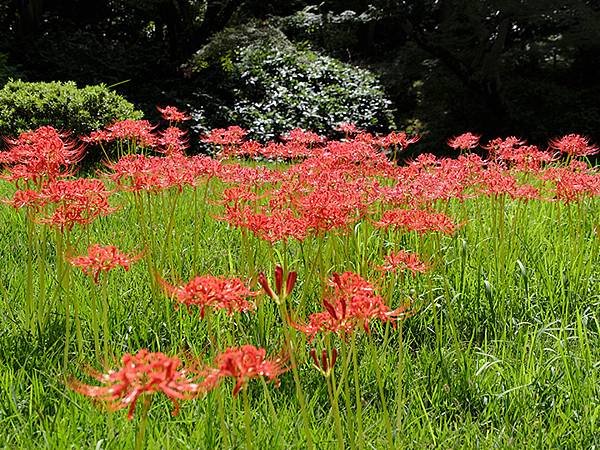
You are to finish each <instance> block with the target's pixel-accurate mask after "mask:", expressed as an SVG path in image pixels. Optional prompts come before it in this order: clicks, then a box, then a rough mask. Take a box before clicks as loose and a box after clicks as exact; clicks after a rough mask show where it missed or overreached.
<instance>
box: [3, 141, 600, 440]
mask: <svg viewBox="0 0 600 450" xmlns="http://www.w3.org/2000/svg"><path fill="white" fill-rule="evenodd" d="M303 136H304V135H302V134H298V135H296V136H294V137H293V138H291V139H290V141H293V142H292V143H294V144H295V145H296V146H295V147H293V148H292V149H291V150H290V146H291V145H292V144H290V142H289V141H288V143H287V144H281V146H280V147H276V146H274V147H272V148H271V149H270V150H269V151H271V152H281V151H283V149H284V147H286V146H287V147H286V148H287V151H290V152H292V153H290V154H287V155H283V156H282V155H281V154H280V153H278V154H276V155H275V156H277V157H278V158H275V159H279V160H280V162H272V161H270V162H265V161H263V160H262V159H260V158H256V159H252V158H250V159H249V160H248V159H246V160H245V161H241V160H238V159H235V157H236V156H239V155H240V154H242V153H244V152H245V153H246V154H247V153H250V150H252V151H257V150H256V149H257V148H258V144H256V147H251V146H249V145H248V146H246V147H243V150H242V146H241V144H240V138H239V137H235V138H234V139H233V140H232V141H231V142H226V141H218V140H217V139H215V138H213V142H215V141H216V144H217V145H219V146H220V147H219V148H220V149H221V151H222V152H221V156H223V158H226V157H227V158H226V159H222V160H216V159H210V158H207V157H194V158H188V157H184V156H182V155H180V154H179V153H177V152H174V153H175V154H173V155H167V156H162V157H153V158H150V157H141V156H140V157H137V156H134V157H125V158H124V159H122V160H121V162H119V163H116V164H113V165H112V166H111V168H110V169H109V168H105V169H103V173H102V174H99V175H98V177H99V178H100V179H103V180H104V183H105V185H106V186H107V187H108V189H109V190H110V191H111V193H110V206H111V208H114V210H110V211H109V210H106V211H104V213H106V214H99V215H98V217H96V216H95V215H94V214H96V213H97V212H98V209H96V210H94V211H93V212H90V211H86V213H85V214H84V215H83V216H82V215H81V214H79V215H73V216H72V217H71V218H70V219H65V218H64V217H63V218H62V219H61V218H59V217H58V216H57V215H56V214H54V213H56V211H57V210H58V208H59V207H60V206H58V207H57V206H56V204H58V203H60V201H62V200H61V198H63V197H61V196H60V195H58V194H57V195H55V196H54V197H52V198H53V199H51V200H48V199H49V198H50V195H49V194H47V195H46V194H45V195H46V197H44V198H43V199H42V200H40V198H42V197H43V196H42V197H40V196H38V197H36V195H35V194H31V195H32V197H31V198H33V200H30V201H29V203H27V202H18V201H16V200H14V198H16V197H13V195H14V193H15V190H16V187H15V183H14V182H9V181H4V182H2V184H1V185H0V191H1V196H2V197H4V198H6V199H8V203H12V205H11V204H6V205H3V206H0V216H1V217H2V223H3V227H2V231H1V233H0V254H1V255H2V258H1V261H2V263H3V264H2V268H1V270H0V289H1V290H2V302H1V304H0V313H1V314H2V317H3V320H2V321H1V322H0V424H1V427H0V446H1V447H3V448H56V449H63V448H97V449H100V448H113V449H121V448H134V446H135V447H137V448H140V447H141V446H144V447H146V448H152V449H153V448H156V449H163V448H242V447H246V448H252V447H257V448H261V447H262V448H310V447H315V448H352V449H354V448H357V449H360V448H438V447H439V448H574V449H575V448H577V449H579V448H597V447H598V446H599V445H600V337H599V333H600V317H599V312H600V264H599V263H600V237H599V233H600V202H599V201H598V194H599V193H600V190H599V185H600V183H599V182H598V180H599V174H598V171H597V169H596V168H592V167H591V166H590V164H589V162H583V163H582V162H579V161H577V154H575V153H574V152H571V154H567V155H566V156H565V157H563V158H560V159H557V160H555V161H550V159H553V158H551V157H550V153H547V152H540V153H536V152H539V149H533V148H529V147H527V148H525V147H524V146H523V145H521V143H514V142H513V143H506V142H507V141H504V143H502V141H498V142H497V143H496V147H495V148H494V149H495V150H496V153H495V154H492V153H491V154H490V156H489V157H487V158H485V159H481V158H479V157H476V156H474V155H473V154H471V155H469V154H465V155H461V156H460V157H457V158H452V159H451V158H448V159H435V158H433V157H428V156H424V157H421V158H419V159H418V160H417V161H413V162H407V163H405V164H400V165H396V164H395V163H392V162H390V161H389V160H388V159H387V158H386V157H385V156H384V155H383V154H382V153H381V152H380V151H379V149H380V148H381V147H382V146H384V147H385V145H386V143H385V142H384V141H375V138H374V137H369V136H367V135H365V134H364V133H363V134H359V135H358V137H356V138H350V137H348V136H346V138H345V139H343V140H342V141H339V142H328V143H322V142H318V140H316V138H311V137H310V136H309V137H308V138H303ZM304 137H305V136H304ZM393 137H394V136H392V138H393ZM388 138H389V137H388ZM396 138H398V135H396ZM303 139H304V140H303ZM138 142H139V141H138ZM404 144H406V142H404ZM157 145H158V144H157ZM273 145H275V144H273ZM398 145H400V146H401V145H402V143H398V142H397V140H396V141H395V144H394V145H389V142H388V148H392V150H393V149H395V148H397V146H398ZM503 145H504V147H503ZM469 146H470V147H474V145H465V147H469ZM261 148H262V149H263V151H264V149H265V148H266V147H261ZM299 149H302V151H301V150H299ZM523 149H525V150H523ZM499 150H503V151H504V153H501V152H499ZM534 150H535V151H534ZM265 152H266V151H265ZM390 153H392V152H391V151H390ZM580 153H581V152H580ZM523 154H525V157H523V156H522V155H523ZM515 155H517V156H518V157H517V156H515ZM250 156H252V155H250ZM263 156H265V155H263ZM267 156H268V155H267ZM552 156H554V155H552ZM128 158H129V159H128ZM283 159H286V160H288V162H281V160H283ZM581 159H583V160H584V161H585V158H581ZM149 161H152V162H151V163H150V162H149ZM11 164H12V165H11ZM11 167H12V169H13V170H14V167H17V166H15V162H14V161H10V164H9V169H11ZM15 173H16V172H15ZM45 176H46V175H45V174H42V175H40V174H39V173H38V176H37V178H36V177H28V176H24V177H20V178H19V180H21V181H20V185H19V188H23V187H24V186H25V185H26V186H28V187H29V188H31V189H33V191H35V192H41V191H42V190H43V189H47V188H48V186H51V185H56V183H59V181H57V180H56V179H51V178H44V177H45ZM61 177H62V178H65V179H72V177H71V176H70V175H68V174H64V173H62V174H60V176H58V177H56V178H61ZM17 178H18V177H17ZM23 180H26V181H23ZM13 181H15V180H13ZM55 189H58V187H56V186H55ZM77 195H79V196H84V195H85V192H83V193H78V194H77ZM10 199H13V200H10ZM36 202H37V203H36ZM14 206H17V207H18V208H17V209H15V207H14ZM88 207H89V205H88ZM96 208H97V206H96ZM394 211H395V212H398V211H404V212H405V213H406V214H404V215H402V214H400V215H399V216H398V215H397V216H394V215H393V214H390V212H394ZM79 212H80V213H81V211H79ZM434 212H435V213H437V214H439V215H438V216H434V214H433V213H434ZM386 214H387V216H386ZM92 216H93V217H92ZM82 217H83V219H82ZM92 218H93V219H94V220H91V219H92ZM84 219H85V220H84ZM87 219H89V220H87ZM69 220H72V221H73V222H69ZM447 220H449V221H447ZM85 221H89V222H90V223H87V224H85V225H84V224H82V223H81V222H85ZM95 243H100V244H103V245H115V246H116V247H118V248H119V249H121V250H122V251H123V252H126V253H128V254H130V255H137V256H138V258H133V259H134V261H131V267H130V268H129V270H128V271H124V270H120V269H119V270H111V271H110V272H103V273H101V274H100V275H99V277H98V279H97V280H94V279H93V277H90V276H86V274H85V273H83V272H82V271H81V270H79V269H78V268H76V267H72V265H71V264H69V261H70V260H72V258H73V257H75V256H76V255H82V254H85V253H86V251H87V249H88V247H89V246H90V245H92V244H95ZM401 250H404V251H406V252H411V253H410V254H413V256H416V257H418V259H419V260H420V261H421V262H422V263H423V265H422V266H421V269H422V270H420V269H418V268H416V269H415V268H413V270H412V271H411V270H410V267H409V265H408V264H405V265H403V264H401V263H397V264H393V261H391V260H390V259H389V258H388V259H386V257H389V255H390V254H392V253H396V254H397V253H398V252H399V251H401ZM405 256H406V254H405ZM277 267H280V268H281V270H282V272H283V276H284V278H285V276H286V275H287V274H289V273H291V272H292V271H294V272H297V282H296V283H295V286H294V287H293V290H291V292H290V294H289V295H286V293H285V289H284V293H283V294H282V295H280V296H279V298H275V299H273V298H271V297H270V296H269V295H267V294H266V293H265V292H264V289H263V287H261V282H260V281H261V280H262V281H263V283H262V284H263V285H264V281H265V280H266V281H267V282H268V283H269V286H270V287H272V289H273V290H275V284H276V283H275V279H276V272H277V271H278V270H279V269H277ZM393 269H396V271H394V270H393ZM344 273H353V274H358V275H360V277H361V280H363V281H364V280H367V281H364V282H365V283H367V282H368V283H369V285H368V286H373V289H374V291H371V288H370V287H367V288H366V290H364V291H361V292H359V293H358V294H357V293H356V292H353V293H351V294H348V295H346V296H345V293H344V292H340V289H341V288H340V285H339V284H336V282H335V280H336V278H335V275H334V274H344ZM261 274H263V275H264V278H263V277H262V275H261ZM198 275H199V276H204V275H211V276H223V277H238V278H239V279H240V280H241V281H242V282H243V283H244V284H245V285H246V286H247V287H248V288H249V289H250V290H251V291H252V292H256V293H258V294H257V295H253V296H248V299H247V300H248V301H250V302H251V305H252V307H251V308H250V309H249V310H248V311H245V312H236V311H233V312H232V313H231V314H228V313H227V311H222V310H219V309H216V308H210V307H209V308H207V310H206V311H204V314H201V313H200V311H199V309H198V308H196V307H195V306H190V307H186V305H179V304H178V303H177V301H176V300H177V292H176V290H177V288H176V287H182V286H184V285H185V284H186V283H187V282H188V281H189V280H192V279H193V278H194V277H195V276H198ZM331 280H333V282H332V281H331ZM94 281H97V283H95V282H94ZM284 282H285V280H284ZM168 285H170V286H174V287H173V288H171V289H169V288H168ZM341 291H343V289H341ZM279 293H280V294H281V291H279ZM357 295H364V296H366V297H368V298H370V299H371V300H373V301H376V302H380V303H377V304H378V305H380V306H381V305H382V304H383V305H384V306H385V308H387V309H385V308H384V306H381V308H380V311H383V313H377V312H373V314H372V315H371V316H369V315H368V314H367V313H365V314H363V315H362V316H360V317H358V318H357V319H356V320H354V319H352V320H350V319H346V318H345V317H342V316H345V314H346V305H348V308H350V307H351V305H352V302H354V301H357V302H358V301H359V300H361V299H357V297H356V296H357ZM361 301H362V300H361ZM336 302H338V303H336ZM342 304H343V306H340V305H342ZM176 306H179V307H176ZM341 307H343V309H344V311H343V313H342V311H341V309H340V308H341ZM382 308H383V309H382ZM332 310H333V311H332ZM319 311H323V313H324V314H329V316H326V317H327V326H328V327H329V328H327V327H325V326H322V327H321V328H319V327H317V329H314V330H312V331H307V327H306V326H305V325H306V324H307V323H308V321H309V316H310V315H311V314H313V313H316V312H319ZM348 314H350V313H348ZM246 344H251V345H254V346H256V347H258V348H264V349H266V354H267V358H269V359H270V360H272V361H275V360H277V363H276V366H275V367H276V368H281V369H282V370H281V371H279V370H276V372H280V373H276V374H275V375H277V377H276V378H277V380H270V379H269V378H267V377H265V378H261V377H257V379H250V378H248V379H246V380H244V381H245V383H244V384H243V386H242V387H241V389H240V390H239V392H235V393H234V392H232V390H234V385H235V384H236V383H235V381H233V382H232V381H231V380H229V378H230V377H223V380H222V381H221V382H220V383H218V384H215V385H214V386H213V385H211V386H210V388H207V389H199V390H198V391H197V392H194V393H195V395H194V396H193V397H194V398H189V399H183V400H181V401H180V410H179V412H178V414H177V415H173V414H171V412H172V410H173V405H172V404H171V402H170V400H169V398H167V397H166V396H164V395H162V394H155V395H152V396H151V395H150V394H146V395H142V398H141V400H140V402H139V404H138V405H137V407H136V410H135V414H134V416H133V419H132V420H128V418H127V411H126V410H125V411H122V410H119V411H107V410H106V405H105V404H104V403H103V402H102V401H99V402H93V401H90V399H89V398H86V396H85V395H82V394H81V389H77V386H79V387H80V386H81V384H80V383H86V384H90V385H94V384H95V385H100V383H99V382H98V381H96V380H94V378H93V377H91V376H90V372H92V371H98V372H107V371H108V369H111V368H113V369H118V368H119V367H120V365H121V362H120V361H121V357H122V356H123V355H124V354H126V353H129V354H135V353H137V352H138V351H139V350H141V349H148V350H149V351H151V352H162V353H164V354H166V355H170V356H175V355H177V356H178V357H179V358H180V359H181V361H182V366H185V367H189V368H190V373H196V374H197V375H196V376H197V378H195V380H197V381H198V383H199V384H200V385H202V380H203V379H204V378H205V377H206V374H207V373H208V372H207V371H209V370H210V369H209V368H210V367H212V366H213V365H214V363H213V361H215V357H217V355H219V354H221V353H222V352H223V351H225V350H226V349H227V348H237V347H239V346H242V345H246ZM312 349H314V350H315V352H316V356H317V361H316V363H318V365H319V367H317V364H315V361H314V360H313V359H312V358H311V355H310V353H311V350H312ZM334 349H335V351H334ZM323 350H325V351H326V352H327V358H326V359H327V361H326V364H331V359H332V355H333V353H336V354H337V360H336V361H335V365H334V366H333V368H330V367H326V368H325V369H330V370H324V368H323V361H321V360H320V357H321V354H322V351H323ZM319 369H321V370H319ZM273 378H275V377H273ZM76 380H79V381H76ZM238 381H239V380H238ZM234 394H235V395H234ZM150 399H151V400H150ZM123 406H125V405H123ZM113 409H114V408H113ZM140 430H142V431H140Z"/></svg>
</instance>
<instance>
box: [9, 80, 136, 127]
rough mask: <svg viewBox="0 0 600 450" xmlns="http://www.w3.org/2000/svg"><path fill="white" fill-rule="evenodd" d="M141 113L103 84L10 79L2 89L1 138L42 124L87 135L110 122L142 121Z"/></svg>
mask: <svg viewBox="0 0 600 450" xmlns="http://www.w3.org/2000/svg"><path fill="white" fill-rule="evenodd" d="M142 116H143V113H142V112H141V111H138V110H136V109H135V106H134V105H133V104H132V103H130V102H128V101H127V100H125V99H124V98H123V97H122V96H120V95H119V94H117V93H116V92H114V91H111V90H110V89H109V88H107V87H106V86H104V85H102V84H101V85H96V86H86V87H84V88H81V89H80V88H78V87H77V85H76V84H75V83H73V82H50V83H45V82H36V83H30V82H24V81H21V80H16V81H13V80H10V81H9V82H8V83H6V85H4V87H3V88H2V89H0V135H1V136H16V135H18V134H19V133H22V132H23V131H27V130H31V129H34V128H37V127H40V126H42V125H51V126H53V127H55V128H57V129H59V130H64V131H72V132H74V133H75V134H87V133H89V132H91V131H93V130H96V129H98V128H101V127H103V126H105V125H107V124H109V123H111V122H114V121H116V120H123V119H139V118H141V117H142Z"/></svg>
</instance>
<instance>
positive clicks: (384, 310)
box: [294, 272, 409, 341]
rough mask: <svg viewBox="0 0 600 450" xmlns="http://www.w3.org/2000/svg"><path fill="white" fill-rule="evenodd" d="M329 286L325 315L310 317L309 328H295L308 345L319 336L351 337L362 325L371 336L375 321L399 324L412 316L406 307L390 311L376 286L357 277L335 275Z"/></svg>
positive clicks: (347, 273) (355, 275)
mask: <svg viewBox="0 0 600 450" xmlns="http://www.w3.org/2000/svg"><path fill="white" fill-rule="evenodd" d="M330 285H331V286H332V287H333V292H332V293H331V295H330V296H328V297H326V298H325V299H324V300H323V306H324V307H325V311H323V312H319V313H314V314H311V315H310V316H309V318H308V324H306V325H302V324H294V327H295V328H296V329H298V330H299V331H301V332H303V333H304V334H306V335H307V337H308V339H309V341H312V340H313V339H314V338H315V336H316V335H317V334H319V333H336V334H340V335H342V336H345V335H349V334H351V333H353V332H354V331H355V330H356V328H357V327H358V326H359V325H361V324H362V326H363V327H364V329H365V331H367V332H369V323H370V321H372V320H377V319H378V320H381V321H383V322H388V321H397V320H402V319H404V318H405V317H407V316H408V314H409V310H408V308H407V307H404V306H402V307H400V308H397V309H395V310H390V309H389V308H388V307H387V306H386V304H385V303H384V301H383V298H382V297H380V296H379V295H376V294H375V292H374V288H373V286H372V285H371V284H370V283H369V282H367V281H366V280H364V279H363V278H362V277H360V276H359V275H358V274H355V273H352V272H345V273H343V274H341V275H340V274H337V273H336V274H333V277H332V280H331V283H330Z"/></svg>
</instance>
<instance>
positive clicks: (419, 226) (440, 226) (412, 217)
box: [375, 209, 456, 235]
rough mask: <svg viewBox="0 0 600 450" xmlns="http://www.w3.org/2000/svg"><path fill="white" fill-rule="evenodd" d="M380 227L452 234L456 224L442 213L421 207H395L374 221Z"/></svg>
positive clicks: (422, 232) (421, 232) (420, 232)
mask: <svg viewBox="0 0 600 450" xmlns="http://www.w3.org/2000/svg"><path fill="white" fill-rule="evenodd" d="M375 226H377V227H380V228H389V227H395V228H402V229H404V230H406V231H416V232H417V233H419V234H424V233H428V232H439V233H443V234H449V235H450V234H454V232H455V231H456V225H455V224H454V222H452V220H451V219H450V218H449V217H448V216H446V215H445V214H443V213H433V212H428V211H424V210H422V209H396V210H391V211H385V212H384V213H383V216H382V217H381V220H379V221H378V222H375Z"/></svg>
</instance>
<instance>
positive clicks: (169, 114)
mask: <svg viewBox="0 0 600 450" xmlns="http://www.w3.org/2000/svg"><path fill="white" fill-rule="evenodd" d="M156 109H158V112H159V113H160V114H161V116H162V118H163V119H165V120H166V121H168V122H172V123H179V122H185V121H186V120H190V119H191V117H190V116H188V115H187V114H186V113H184V112H183V111H180V110H179V109H177V107H175V106H165V107H164V108H161V107H160V106H157V107H156Z"/></svg>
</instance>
